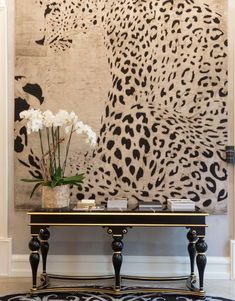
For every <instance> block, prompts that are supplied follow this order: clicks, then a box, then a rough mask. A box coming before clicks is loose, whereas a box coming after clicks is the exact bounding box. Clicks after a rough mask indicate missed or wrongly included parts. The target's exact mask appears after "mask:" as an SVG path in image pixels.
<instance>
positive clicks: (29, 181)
mask: <svg viewBox="0 0 235 301" xmlns="http://www.w3.org/2000/svg"><path fill="white" fill-rule="evenodd" d="M21 181H23V182H28V183H43V182H44V180H43V179H21Z"/></svg>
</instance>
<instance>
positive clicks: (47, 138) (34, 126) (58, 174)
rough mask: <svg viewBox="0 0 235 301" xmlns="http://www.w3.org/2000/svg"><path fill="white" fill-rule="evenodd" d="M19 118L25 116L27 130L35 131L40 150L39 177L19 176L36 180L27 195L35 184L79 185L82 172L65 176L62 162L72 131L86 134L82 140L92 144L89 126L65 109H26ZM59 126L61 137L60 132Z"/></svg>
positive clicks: (66, 156) (94, 142)
mask: <svg viewBox="0 0 235 301" xmlns="http://www.w3.org/2000/svg"><path fill="white" fill-rule="evenodd" d="M20 118H21V119H25V120H26V122H27V123H26V128H27V133H28V134H31V133H32V132H38V134H39V140H40V147H41V152H42V158H41V161H40V169H41V174H42V178H41V179H22V181H24V182H29V183H36V184H35V186H34V188H33V190H32V192H31V195H30V198H31V197H32V196H33V194H34V192H35V191H36V189H37V188H38V187H39V186H49V187H51V188H53V187H55V186H60V185H67V184H70V185H76V186H81V184H83V180H84V174H78V175H75V176H70V177H66V176H65V170H66V164H67V159H68V154H69V149H70V144H71V139H72V135H73V133H76V134H86V135H87V139H86V142H88V143H89V144H90V145H91V146H95V144H96V134H95V132H94V131H93V130H92V129H91V127H89V126H88V125H86V124H84V123H83V122H82V121H80V120H79V119H78V116H77V115H76V114H75V113H74V112H70V113H68V112H67V111H65V110H60V111H59V112H57V113H56V114H53V113H52V112H51V111H50V110H47V111H45V112H41V111H40V110H35V109H29V110H26V111H23V112H21V113H20ZM62 128H63V129H64V134H65V137H63V135H62ZM66 136H67V137H66ZM66 141H67V142H66ZM62 144H64V146H65V149H64V156H65V158H64V160H62V158H61V153H62V152H61V151H62V150H61V146H62Z"/></svg>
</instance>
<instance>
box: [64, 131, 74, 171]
mask: <svg viewBox="0 0 235 301" xmlns="http://www.w3.org/2000/svg"><path fill="white" fill-rule="evenodd" d="M72 134H73V126H72V127H71V131H70V135H69V140H68V142H67V145H66V154H65V160H64V164H63V177H64V174H65V168H66V164H67V158H68V153H69V147H70V142H71V138H72Z"/></svg>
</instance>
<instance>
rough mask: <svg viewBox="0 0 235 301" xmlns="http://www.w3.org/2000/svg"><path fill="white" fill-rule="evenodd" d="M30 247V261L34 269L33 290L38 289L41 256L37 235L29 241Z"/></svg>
mask: <svg viewBox="0 0 235 301" xmlns="http://www.w3.org/2000/svg"><path fill="white" fill-rule="evenodd" d="M29 249H30V250H31V253H30V256H29V262H30V265H31V270H32V282H33V286H32V290H36V289H37V270H38V264H39V260H40V256H39V249H40V242H39V239H38V237H37V236H33V237H32V238H31V240H30V242H29Z"/></svg>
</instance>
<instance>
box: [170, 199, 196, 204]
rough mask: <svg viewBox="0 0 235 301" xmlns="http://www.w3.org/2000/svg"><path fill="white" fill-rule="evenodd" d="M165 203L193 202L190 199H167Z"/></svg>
mask: <svg viewBox="0 0 235 301" xmlns="http://www.w3.org/2000/svg"><path fill="white" fill-rule="evenodd" d="M167 203H171V204H194V202H193V201H192V200H190V199H167Z"/></svg>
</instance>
